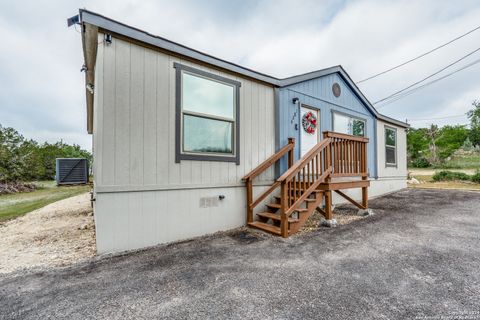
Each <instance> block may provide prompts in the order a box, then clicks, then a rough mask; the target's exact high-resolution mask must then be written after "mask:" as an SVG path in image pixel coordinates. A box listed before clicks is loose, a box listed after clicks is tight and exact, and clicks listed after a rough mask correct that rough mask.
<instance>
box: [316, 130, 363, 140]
mask: <svg viewBox="0 0 480 320" xmlns="http://www.w3.org/2000/svg"><path fill="white" fill-rule="evenodd" d="M323 137H324V138H340V139H346V140H352V141H360V142H368V138H365V137H359V136H353V135H351V134H346V133H339V132H333V131H324V132H323Z"/></svg>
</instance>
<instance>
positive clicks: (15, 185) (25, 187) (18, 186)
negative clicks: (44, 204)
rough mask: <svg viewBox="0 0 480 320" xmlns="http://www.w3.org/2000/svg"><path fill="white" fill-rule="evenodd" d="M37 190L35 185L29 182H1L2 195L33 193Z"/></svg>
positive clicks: (0, 192) (0, 190)
mask: <svg viewBox="0 0 480 320" xmlns="http://www.w3.org/2000/svg"><path fill="white" fill-rule="evenodd" d="M35 189H36V186H35V184H33V183H27V182H0V194H11V193H17V192H32V191H34V190H35Z"/></svg>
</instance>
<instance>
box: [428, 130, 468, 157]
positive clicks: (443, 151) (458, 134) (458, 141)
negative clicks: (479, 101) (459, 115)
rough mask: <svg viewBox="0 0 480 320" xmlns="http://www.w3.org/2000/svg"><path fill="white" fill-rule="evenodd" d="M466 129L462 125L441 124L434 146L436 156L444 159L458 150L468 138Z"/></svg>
mask: <svg viewBox="0 0 480 320" xmlns="http://www.w3.org/2000/svg"><path fill="white" fill-rule="evenodd" d="M468 134H469V132H468V129H467V128H465V126H462V125H455V126H448V125H447V126H443V127H442V128H441V129H440V131H439V136H438V139H437V140H436V146H437V151H438V157H439V159H440V160H444V159H446V158H448V157H450V156H451V155H452V154H453V153H454V152H455V151H456V150H458V149H459V148H460V147H461V146H462V145H463V143H464V142H465V140H466V139H467V138H468Z"/></svg>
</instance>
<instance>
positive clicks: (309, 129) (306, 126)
mask: <svg viewBox="0 0 480 320" xmlns="http://www.w3.org/2000/svg"><path fill="white" fill-rule="evenodd" d="M302 127H303V130H305V132H306V133H309V134H315V130H316V129H317V117H316V116H315V114H314V113H313V112H311V111H308V112H307V113H305V114H304V115H303V117H302Z"/></svg>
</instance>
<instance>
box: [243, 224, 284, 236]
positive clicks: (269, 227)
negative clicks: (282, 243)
mask: <svg viewBox="0 0 480 320" xmlns="http://www.w3.org/2000/svg"><path fill="white" fill-rule="evenodd" d="M248 225H249V226H250V227H253V228H257V229H260V230H263V231H267V232H270V233H273V234H276V235H281V234H282V233H281V231H280V228H279V227H276V226H274V225H271V224H268V223H263V222H260V221H254V222H249V223H248Z"/></svg>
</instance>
